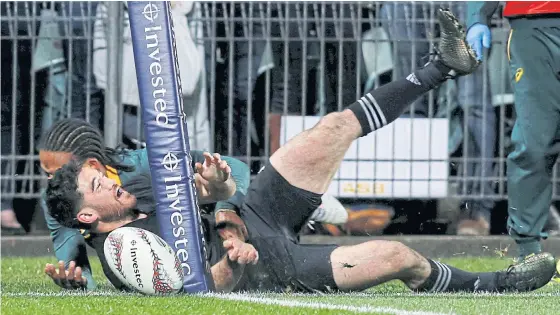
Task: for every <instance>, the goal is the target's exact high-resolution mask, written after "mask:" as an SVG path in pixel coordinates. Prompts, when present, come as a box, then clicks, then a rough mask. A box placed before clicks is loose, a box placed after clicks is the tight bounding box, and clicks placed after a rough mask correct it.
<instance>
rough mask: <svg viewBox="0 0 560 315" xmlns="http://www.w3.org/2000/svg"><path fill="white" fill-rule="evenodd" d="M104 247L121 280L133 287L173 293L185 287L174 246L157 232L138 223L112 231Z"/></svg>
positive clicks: (110, 263) (111, 266)
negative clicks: (143, 227) (138, 226)
mask: <svg viewBox="0 0 560 315" xmlns="http://www.w3.org/2000/svg"><path fill="white" fill-rule="evenodd" d="M103 245H104V246H103V251H104V253H105V258H106V259H107V264H108V265H109V267H110V268H111V271H113V273H114V274H115V275H116V276H117V278H119V280H120V281H121V282H122V283H123V284H125V285H126V286H127V287H128V288H130V289H132V290H133V291H137V292H140V293H143V294H147V295H169V294H174V293H177V292H179V290H181V288H182V287H183V269H182V268H181V263H180V262H179V259H178V258H177V256H176V255H175V252H174V251H173V249H172V248H171V247H170V246H169V245H168V244H167V243H166V242H165V241H164V240H163V239H161V238H160V237H159V236H157V235H155V234H154V233H152V232H150V231H147V230H144V229H139V228H135V227H122V228H118V229H116V230H114V231H112V232H111V233H110V234H109V236H107V239H105V243H104V244H103Z"/></svg>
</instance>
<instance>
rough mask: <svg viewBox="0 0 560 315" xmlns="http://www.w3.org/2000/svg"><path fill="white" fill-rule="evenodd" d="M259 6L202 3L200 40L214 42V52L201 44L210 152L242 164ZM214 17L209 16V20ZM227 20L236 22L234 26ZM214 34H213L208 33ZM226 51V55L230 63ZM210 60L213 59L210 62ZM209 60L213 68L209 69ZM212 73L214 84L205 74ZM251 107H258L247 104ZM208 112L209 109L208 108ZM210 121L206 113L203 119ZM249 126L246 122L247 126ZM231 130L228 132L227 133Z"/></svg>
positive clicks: (258, 42) (259, 48)
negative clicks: (211, 140)
mask: <svg viewBox="0 0 560 315" xmlns="http://www.w3.org/2000/svg"><path fill="white" fill-rule="evenodd" d="M261 6H262V4H259V3H257V2H255V3H252V2H251V3H204V4H203V10H202V13H203V17H204V19H205V24H206V25H205V31H206V34H205V36H206V37H214V36H215V38H216V47H215V48H216V50H212V44H211V41H206V42H205V53H206V65H207V66H206V71H207V72H208V74H207V76H206V77H207V79H208V86H207V89H208V93H209V97H208V100H209V101H210V102H211V100H212V98H213V97H212V95H211V94H210V93H212V87H214V88H215V90H214V98H215V102H214V106H215V108H214V114H215V116H214V137H215V138H214V141H215V145H214V150H216V152H223V153H224V154H228V155H230V156H235V157H238V158H240V159H241V160H242V161H244V162H248V161H247V160H244V158H245V157H246V156H247V153H248V149H247V148H248V147H247V144H250V142H251V139H250V137H251V129H250V128H249V122H248V112H249V102H250V101H252V99H253V89H254V86H255V82H256V80H257V75H258V69H259V66H260V63H261V58H262V55H263V52H264V49H265V44H266V41H265V33H264V29H263V23H264V21H265V20H264V15H263V14H266V12H261V10H260V7H261ZM214 12H215V15H214ZM233 18H235V19H236V21H235V22H232V21H233ZM213 30H215V34H212V31H213ZM230 51H232V54H233V57H232V56H231V53H230ZM212 55H214V59H213V58H212ZM212 60H214V62H215V63H214V64H213V63H212ZM212 72H215V78H214V81H212V75H211V73H212ZM252 106H263V105H262V104H255V103H253V104H252ZM209 107H210V110H212V106H209ZM209 116H210V117H212V113H210V115H209ZM251 123H252V122H251ZM230 127H231V129H230Z"/></svg>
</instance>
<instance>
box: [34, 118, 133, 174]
mask: <svg viewBox="0 0 560 315" xmlns="http://www.w3.org/2000/svg"><path fill="white" fill-rule="evenodd" d="M41 150H45V151H52V152H67V153H72V155H74V157H75V158H77V159H79V160H86V159H88V158H96V159H97V160H98V161H99V162H101V163H103V164H104V165H109V166H111V167H113V168H115V169H117V170H122V171H125V172H132V171H134V165H126V164H124V163H122V162H121V158H120V157H119V153H120V151H117V150H115V149H111V148H107V147H106V146H105V143H104V140H103V136H102V135H101V132H100V131H99V129H97V128H96V127H94V126H93V125H91V124H90V123H88V122H87V121H85V120H81V119H77V118H66V119H63V120H59V121H57V122H56V123H55V124H54V125H53V126H52V127H51V129H50V130H49V131H48V132H47V134H46V135H45V137H44V138H43V142H42V145H41Z"/></svg>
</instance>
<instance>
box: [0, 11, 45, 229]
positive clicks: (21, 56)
mask: <svg viewBox="0 0 560 315" xmlns="http://www.w3.org/2000/svg"><path fill="white" fill-rule="evenodd" d="M43 5H44V4H41V3H38V2H37V3H31V2H24V1H21V2H6V1H4V2H1V3H0V11H1V13H0V25H1V32H2V40H1V43H0V48H1V53H0V56H1V59H2V60H1V66H0V70H1V74H0V78H1V80H0V84H1V87H0V92H1V93H0V94H1V114H0V117H1V120H2V122H1V126H2V128H1V129H2V130H1V135H0V136H1V143H2V145H1V148H0V149H1V151H0V153H1V155H2V157H3V159H2V161H1V163H0V164H1V165H0V166H1V167H0V169H1V172H2V175H3V176H7V178H6V179H2V181H1V183H0V188H1V193H0V195H1V207H2V209H1V210H7V209H14V208H15V209H14V211H15V213H16V216H17V219H18V221H19V222H20V223H21V224H22V226H23V227H24V228H25V229H26V230H29V228H30V224H31V220H32V218H33V211H34V209H33V206H32V205H31V203H32V202H33V200H30V201H29V200H24V199H19V198H15V199H16V200H15V201H16V202H15V203H16V204H15V205H14V198H11V195H12V194H13V193H18V192H21V190H25V191H29V192H31V193H33V192H35V189H36V188H38V187H39V181H34V182H33V185H32V186H31V185H29V184H30V183H32V182H31V181H26V180H22V179H21V178H18V177H14V176H15V175H17V174H23V173H24V171H25V167H26V166H29V162H27V161H22V160H21V158H19V159H14V160H12V159H10V156H12V155H20V156H21V155H27V154H33V153H34V150H33V148H32V147H31V145H32V143H35V144H36V143H37V142H38V140H39V136H40V133H41V129H40V121H41V109H42V106H43V101H42V99H43V93H44V89H45V82H46V74H45V73H44V72H39V73H34V74H32V69H31V66H32V56H33V43H32V41H31V40H30V39H29V38H30V36H36V35H37V32H38V30H39V27H40V24H41V23H40V20H39V19H37V20H34V21H35V22H32V21H31V19H30V18H36V17H38V16H40V15H41V10H42V8H43ZM10 17H12V18H13V17H17V23H14V22H13V21H14V19H10ZM14 66H15V67H14ZM33 100H34V103H33V104H32V101H33ZM13 118H15V119H13ZM32 122H34V124H33V125H32ZM12 137H13V138H12ZM18 160H19V161H18ZM34 170H35V174H34V175H38V174H37V173H38V170H39V165H38V163H35V168H34ZM27 171H28V173H27V174H29V169H28V170H27ZM12 179H13V180H12ZM24 182H25V183H27V184H28V185H25V186H24V185H23V183H24ZM32 187H33V189H32ZM18 201H19V203H18ZM21 204H24V205H25V206H23V207H21ZM18 205H19V206H18Z"/></svg>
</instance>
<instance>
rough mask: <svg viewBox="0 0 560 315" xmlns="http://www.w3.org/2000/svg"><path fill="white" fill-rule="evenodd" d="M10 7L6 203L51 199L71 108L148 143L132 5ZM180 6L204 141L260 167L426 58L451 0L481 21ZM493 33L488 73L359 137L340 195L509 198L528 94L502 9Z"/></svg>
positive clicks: (119, 134) (256, 6) (272, 6)
mask: <svg viewBox="0 0 560 315" xmlns="http://www.w3.org/2000/svg"><path fill="white" fill-rule="evenodd" d="M0 5H1V7H2V16H1V24H2V35H1V41H2V43H1V47H2V64H1V65H0V67H1V72H2V78H1V81H2V87H1V91H0V92H1V94H2V152H1V159H2V160H1V161H2V174H1V180H2V196H3V198H4V199H5V198H12V197H24V198H28V197H36V196H37V195H38V193H39V187H40V186H41V180H42V179H43V178H44V176H43V175H42V174H41V172H40V166H39V164H38V156H37V143H38V141H39V139H40V136H41V134H43V133H44V132H45V130H47V129H48V127H49V126H50V125H51V124H52V123H53V121H56V120H57V119H59V118H61V117H67V116H74V117H82V118H85V119H87V120H88V121H90V122H91V123H93V124H94V125H97V126H100V127H101V128H102V129H104V133H105V137H106V141H107V144H108V145H109V146H116V145H119V144H121V143H124V144H126V145H128V146H130V147H139V146H142V145H143V135H142V128H141V120H140V111H138V110H137V106H138V105H139V100H138V95H137V90H138V87H137V86H136V77H135V69H134V63H133V57H132V46H131V41H130V30H129V28H128V21H127V13H126V5H124V4H123V3H120V2H111V3H109V2H107V3H104V2H98V3H97V2H56V1H54V2H32V3H31V2H1V3H0ZM172 6H173V11H174V12H173V18H174V21H175V23H174V24H175V32H176V34H177V38H178V40H180V42H178V53H179V63H180V66H181V67H185V69H186V70H187V71H184V69H181V73H182V74H185V73H188V74H189V75H188V76H184V77H183V78H182V81H183V82H182V85H183V92H184V96H183V97H184V101H185V104H186V106H185V107H186V108H188V109H189V110H190V112H187V115H188V116H189V120H188V123H189V134H190V136H191V146H192V147H193V148H196V149H209V150H212V151H216V152H220V153H222V154H226V155H230V156H235V157H238V158H240V159H241V160H244V161H246V162H247V163H249V164H250V165H251V167H252V168H253V170H255V171H256V170H258V169H259V168H260V166H261V164H262V163H263V162H264V161H265V160H266V159H267V157H268V156H270V154H271V153H272V152H274V150H275V149H277V148H278V147H279V146H280V145H281V143H283V142H284V141H286V140H287V139H289V138H290V137H291V136H292V135H293V134H294V133H295V132H297V131H300V130H302V129H305V128H308V127H310V124H312V123H313V121H314V120H316V119H317V117H318V116H321V115H324V114H325V113H328V112H331V111H335V110H340V109H343V108H345V106H346V105H349V104H351V103H353V102H354V101H355V100H356V99H357V98H359V97H360V96H361V95H362V94H363V93H364V92H365V91H368V90H370V89H372V88H375V87H378V86H380V85H382V84H385V83H388V82H390V81H391V80H392V78H395V77H402V76H406V74H408V73H410V71H412V69H414V68H416V67H419V66H421V65H423V64H424V63H425V62H426V59H424V57H425V56H428V55H429V54H430V53H433V46H434V45H437V41H438V25H437V23H436V20H435V10H436V8H437V7H438V6H449V7H451V9H452V10H453V11H454V12H455V13H456V14H457V15H459V16H460V17H461V18H463V19H464V17H465V16H466V14H465V13H466V4H465V2H448V3H446V2H437V3H436V2H418V3H410V2H398V3H397V2H363V3H359V2H340V3H339V2H324V3H323V2H303V3H295V2H224V3H221V2H208V3H206V2H194V3H193V2H174V3H173V5H172ZM493 26H494V27H493V31H492V32H493V49H492V51H491V52H490V55H489V56H486V62H485V63H483V66H482V67H480V69H479V71H478V72H477V73H475V74H474V75H471V76H468V77H465V78H462V79H460V80H454V81H449V82H448V83H447V84H445V85H444V86H443V87H441V88H440V89H439V90H437V91H434V92H431V93H429V95H427V96H426V97H425V98H424V99H421V100H419V101H418V102H416V103H415V104H414V105H413V106H412V109H411V111H410V112H409V113H408V114H407V115H406V116H403V118H401V119H399V120H398V121H397V122H396V123H395V124H393V126H392V127H388V128H386V130H385V131H380V132H379V133H378V135H373V136H372V137H371V138H364V139H365V140H360V141H357V142H356V144H355V146H353V147H352V149H351V152H350V153H349V154H348V155H347V158H346V159H345V162H343V165H342V167H341V170H340V172H339V174H338V175H337V177H336V178H335V182H336V183H335V185H333V187H331V188H332V192H333V193H334V194H335V195H339V196H342V197H363V198H372V197H383V198H420V199H422V198H440V197H444V196H450V197H456V198H460V199H465V198H467V199H479V200H497V199H503V198H505V196H506V193H507V192H506V180H505V179H506V177H505V158H506V156H507V154H508V153H509V151H510V150H511V146H510V143H509V133H510V131H511V127H512V121H513V118H514V117H513V110H512V106H511V105H512V103H513V95H512V92H511V88H510V86H509V79H508V76H509V74H508V68H507V67H508V62H507V58H506V54H505V45H506V41H507V32H508V25H507V22H506V21H505V20H504V19H501V18H500V17H499V16H495V19H494V20H493ZM379 135H382V136H379ZM333 136H336V135H333ZM311 167H312V166H311ZM372 170H373V171H372ZM555 174H556V172H555ZM554 180H555V182H556V176H555V179H554ZM554 197H555V198H557V197H558V194H557V192H556V189H555V190H554Z"/></svg>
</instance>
